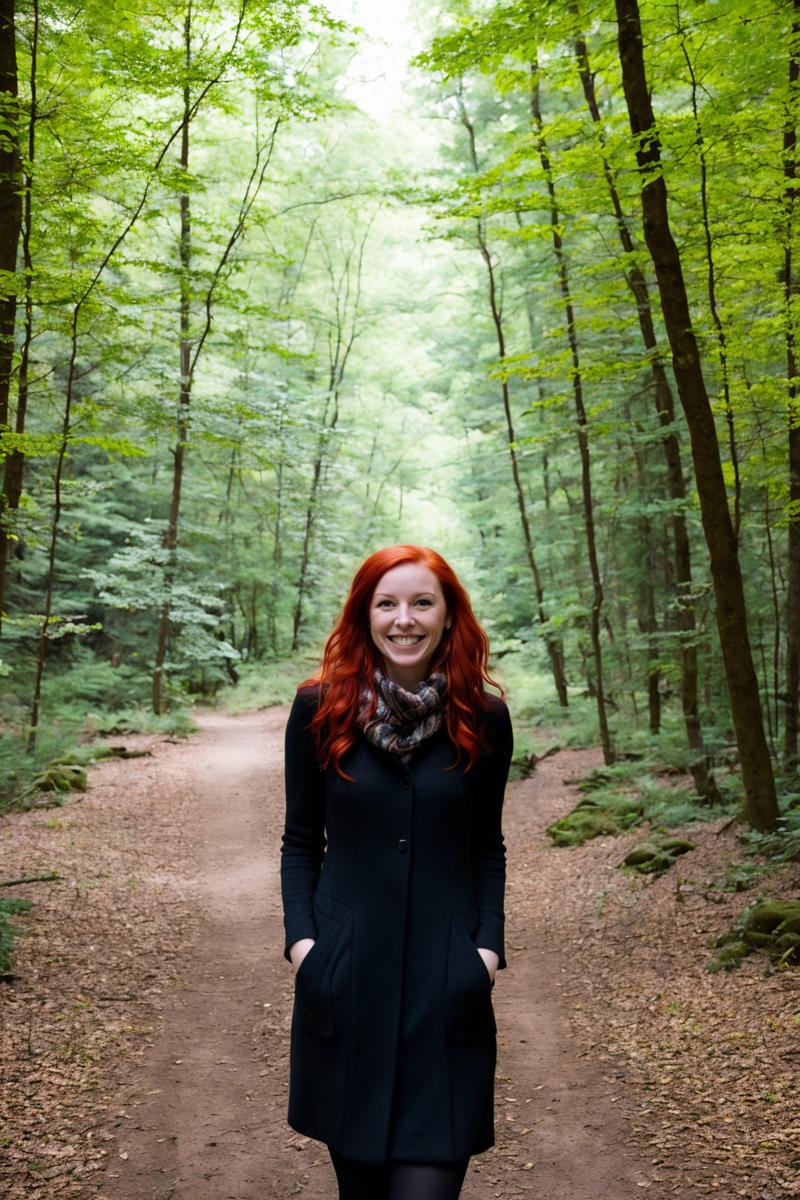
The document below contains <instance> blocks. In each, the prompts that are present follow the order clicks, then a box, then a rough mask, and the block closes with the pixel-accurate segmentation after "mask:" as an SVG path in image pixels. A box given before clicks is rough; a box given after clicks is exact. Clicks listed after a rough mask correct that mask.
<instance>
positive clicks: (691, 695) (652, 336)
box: [575, 37, 722, 803]
mask: <svg viewBox="0 0 800 1200" xmlns="http://www.w3.org/2000/svg"><path fill="white" fill-rule="evenodd" d="M575 58H576V61H577V64H578V73H579V75H580V79H581V85H582V87H583V94H584V96H585V98H586V103H587V105H588V108H589V113H590V115H591V118H592V121H593V122H594V125H595V128H596V130H597V136H598V140H599V142H600V148H601V156H602V162H603V175H604V178H605V181H606V186H607V188H608V194H609V199H610V200H611V206H612V208H613V210H614V217H615V220H616V224H617V233H618V235H619V240H620V244H621V246H622V249H623V251H624V252H625V254H626V255H627V256H628V259H629V261H630V262H631V264H632V265H631V266H630V267H628V268H627V270H626V271H625V281H626V283H627V285H628V287H629V288H630V291H631V295H632V296H633V299H634V301H635V304H636V315H637V319H638V322H639V330H640V332H641V335H642V342H643V343H644V347H645V349H646V350H647V354H648V359H649V362H650V373H651V375H652V377H653V396H654V399H655V406H656V412H657V413H658V419H659V422H660V424H661V429H662V438H661V446H662V449H663V452H664V462H665V465H666V469H667V488H668V490H669V495H670V499H671V500H672V501H673V505H672V514H671V518H670V523H671V527H672V543H673V555H674V560H675V585H676V599H677V605H678V623H679V628H680V633H681V638H680V650H679V654H680V663H681V708H682V711H683V722H684V728H685V729H686V741H687V743H688V746H689V749H690V750H691V752H692V760H691V763H690V770H691V773H692V778H693V780H694V785H695V787H696V788H697V791H698V794H699V795H701V796H703V797H705V798H706V799H707V800H708V801H709V802H710V803H720V802H721V799H722V798H721V796H720V794H719V788H718V787H717V784H716V781H715V779H714V776H713V774H712V773H711V771H710V769H709V761H708V753H707V751H706V747H705V743H704V740H703V731H702V727H701V724H700V705H699V702H698V688H697V624H696V620H695V612H694V601H693V599H692V557H691V545H690V542H689V530H688V528H687V525H686V514H685V508H686V482H685V478H684V473H683V461H682V456H681V447H680V442H679V441H678V434H677V432H676V430H675V404H674V401H673V397H672V388H671V387H670V384H669V380H668V378H667V372H666V370H665V367H664V360H663V358H662V356H661V352H660V349H659V345H658V339H657V337H656V331H655V322H654V320H653V309H652V306H651V304H650V289H649V287H648V285H647V280H646V278H645V275H644V272H643V271H642V270H641V268H640V267H639V266H638V265H637V264H636V262H635V258H634V255H635V250H636V247H635V246H634V241H633V237H632V236H631V231H630V227H629V225H628V220H627V217H626V216H625V212H624V210H623V208H622V202H621V200H620V196H619V190H618V188H617V184H616V180H615V178H614V173H613V171H612V169H611V165H610V163H609V161H608V156H607V154H606V151H605V135H604V133H603V124H602V119H601V116H600V107H599V105H598V103H597V93H596V91H595V86H594V74H593V73H592V71H591V70H590V67H589V53H588V50H587V47H586V42H585V41H584V39H583V38H582V37H577V38H576V39H575Z"/></svg>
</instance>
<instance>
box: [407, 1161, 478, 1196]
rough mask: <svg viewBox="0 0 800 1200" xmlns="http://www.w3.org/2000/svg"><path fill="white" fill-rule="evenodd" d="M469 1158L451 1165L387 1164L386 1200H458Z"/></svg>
mask: <svg viewBox="0 0 800 1200" xmlns="http://www.w3.org/2000/svg"><path fill="white" fill-rule="evenodd" d="M468 1166H469V1159H467V1160H466V1161H465V1162H463V1163H456V1164H454V1165H453V1166H447V1167H442V1166H438V1165H437V1164H435V1163H390V1164H389V1191H388V1200H458V1197H459V1196H460V1195H461V1185H462V1184H463V1182H464V1176H465V1175H466V1173H467V1167H468Z"/></svg>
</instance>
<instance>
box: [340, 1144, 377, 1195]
mask: <svg viewBox="0 0 800 1200" xmlns="http://www.w3.org/2000/svg"><path fill="white" fill-rule="evenodd" d="M328 1153H329V1154H330V1156H331V1162H332V1163H333V1169H334V1171H335V1172H336V1181H337V1183H338V1184H339V1200H387V1196H388V1186H389V1182H388V1181H389V1174H388V1168H387V1167H384V1166H377V1165H375V1164H373V1163H362V1162H356V1161H355V1160H354V1159H352V1158H345V1157H344V1155H343V1154H340V1153H339V1151H338V1150H332V1149H331V1147H330V1146H328Z"/></svg>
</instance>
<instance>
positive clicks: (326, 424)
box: [291, 220, 372, 654]
mask: <svg viewBox="0 0 800 1200" xmlns="http://www.w3.org/2000/svg"><path fill="white" fill-rule="evenodd" d="M371 226H372V220H370V221H369V223H368V224H367V226H366V229H365V231H364V235H363V237H362V239H361V243H360V245H359V247H358V254H357V258H356V264H355V267H354V268H351V254H350V253H349V252H348V254H347V255H346V256H345V261H344V265H343V268H342V273H341V275H340V276H339V277H338V278H337V277H336V271H335V269H334V265H333V261H332V259H331V258H330V256H327V263H326V265H327V269H328V276H329V278H330V280H331V288H332V292H333V296H334V301H335V304H334V312H335V317H334V322H333V329H332V332H331V333H330V334H329V337H328V390H327V392H326V395H325V405H324V407H323V411H322V421H321V423H320V432H319V438H318V440H317V450H316V454H315V456H314V465H313V468H312V471H311V486H310V488H309V493H308V502H307V504H306V520H305V526H304V529H303V548H302V551H301V553H300V570H299V572H298V577H297V597H296V600H295V605H294V613H293V614H292V645H291V652H292V654H295V653H296V652H297V651H298V650H299V648H300V633H301V630H302V625H303V603H304V601H305V596H306V590H307V587H308V567H309V563H310V561H311V550H312V546H313V540H314V523H315V521H316V519H317V514H318V504H319V494H320V482H321V478H322V468H323V466H324V463H325V455H326V452H327V447H328V442H329V441H330V435H331V433H332V432H333V430H334V429H335V428H336V423H337V421H338V420H339V392H340V390H341V386H342V382H343V380H344V375H345V370H346V368H347V361H348V359H349V357H350V352H351V351H352V349H353V343H354V342H355V340H356V337H357V336H358V332H359V329H358V318H359V310H360V303H361V286H362V277H363V270H364V248H365V246H366V244H367V238H368V237H369V231H370V228H371ZM325 250H326V254H327V247H325ZM351 269H352V270H353V271H354V275H355V279H354V280H353V278H352V276H351ZM351 289H352V292H353V299H352V301H351V299H350V295H351ZM348 309H349V310H350V319H349V328H348V316H347V314H348ZM331 404H332V405H333V407H332V408H331ZM329 413H330V417H329V415H328V414H329Z"/></svg>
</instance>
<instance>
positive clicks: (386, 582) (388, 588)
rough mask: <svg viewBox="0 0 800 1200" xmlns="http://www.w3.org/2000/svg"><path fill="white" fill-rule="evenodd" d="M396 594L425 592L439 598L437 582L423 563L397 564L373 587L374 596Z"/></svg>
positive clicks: (438, 584) (440, 589) (439, 587)
mask: <svg viewBox="0 0 800 1200" xmlns="http://www.w3.org/2000/svg"><path fill="white" fill-rule="evenodd" d="M396 592H417V593H419V592H427V593H429V594H430V595H432V596H441V594H442V588H441V584H440V583H439V580H438V579H437V578H436V576H435V575H434V573H433V571H431V569H430V567H426V566H425V564H424V563H399V564H398V566H396V567H391V568H390V569H389V570H388V571H386V573H385V574H383V575H381V577H380V579H379V580H378V582H377V584H376V585H375V592H374V593H373V594H374V595H376V596H377V595H378V594H379V593H380V594H381V595H394V594H395V593H396Z"/></svg>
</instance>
